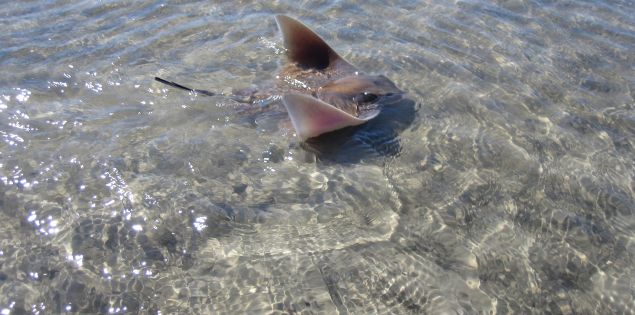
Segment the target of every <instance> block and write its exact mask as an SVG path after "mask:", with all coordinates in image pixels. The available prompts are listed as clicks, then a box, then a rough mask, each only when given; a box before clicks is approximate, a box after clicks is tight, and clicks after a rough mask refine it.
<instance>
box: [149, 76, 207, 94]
mask: <svg viewBox="0 0 635 315" xmlns="http://www.w3.org/2000/svg"><path fill="white" fill-rule="evenodd" d="M154 79H155V80H157V81H159V82H161V83H163V84H167V85H169V86H171V87H175V88H177V89H181V90H186V91H190V92H195V93H198V94H203V95H207V96H214V95H216V93H214V92H210V91H206V90H199V89H193V88H189V87H187V86H184V85H180V84H178V83H174V82H172V81H168V80H165V79H161V78H159V77H154Z"/></svg>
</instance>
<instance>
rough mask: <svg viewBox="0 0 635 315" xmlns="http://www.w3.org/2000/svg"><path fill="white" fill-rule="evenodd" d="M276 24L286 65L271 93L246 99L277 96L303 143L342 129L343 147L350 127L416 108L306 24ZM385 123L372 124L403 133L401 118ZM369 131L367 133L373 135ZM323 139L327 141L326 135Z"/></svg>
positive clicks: (383, 79) (285, 21) (392, 86)
mask: <svg viewBox="0 0 635 315" xmlns="http://www.w3.org/2000/svg"><path fill="white" fill-rule="evenodd" d="M276 22H277V24H278V28H279V29H280V32H281V33H282V37H283V40H284V46H285V48H286V50H287V56H288V61H289V62H288V63H286V64H285V65H284V66H282V68H281V70H280V73H279V75H278V78H279V81H278V82H277V83H276V88H275V89H273V90H274V91H273V93H271V91H270V92H269V93H263V92H257V93H255V94H252V95H250V97H247V98H246V99H245V100H246V101H248V102H258V101H260V100H262V99H263V98H267V97H268V96H270V94H278V95H280V96H281V98H282V102H283V104H284V107H285V108H286V110H287V112H288V114H289V117H290V119H291V122H292V124H293V127H294V129H295V131H296V134H297V136H298V137H299V138H300V139H301V140H303V141H305V142H307V143H318V144H319V141H317V142H316V139H317V138H324V137H323V136H322V135H326V134H331V133H333V132H336V131H340V130H341V132H339V133H336V136H337V137H338V138H340V137H345V138H348V139H338V140H343V142H342V141H335V142H342V143H347V142H350V141H354V140H355V139H353V138H351V135H350V132H348V131H349V129H350V128H348V127H354V126H360V125H366V124H367V123H368V122H371V121H374V120H377V118H378V116H379V115H380V113H383V112H386V109H387V107H396V108H400V107H403V105H404V102H403V100H406V108H408V109H414V106H413V104H414V102H412V101H410V100H407V99H403V97H402V96H403V92H402V91H401V90H400V89H399V88H397V86H396V85H395V84H394V83H393V82H392V81H390V80H389V79H388V78H386V77H385V76H382V75H379V76H376V75H368V74H364V73H362V72H361V71H359V70H358V69H357V68H355V67H354V66H353V65H351V64H350V63H349V62H347V61H346V60H344V59H343V58H342V57H340V56H339V55H338V54H337V53H336V52H335V51H334V50H333V49H332V48H331V47H330V46H329V45H328V44H326V42H325V41H324V40H323V39H322V38H321V37H320V36H318V35H317V34H316V33H315V32H313V31H312V30H310V29H309V28H308V27H306V26H305V25H304V24H302V23H300V22H299V21H297V20H294V19H292V18H290V17H287V16H284V15H278V16H276ZM157 80H159V81H161V82H163V83H166V84H169V85H171V86H174V87H178V88H182V89H187V90H192V91H196V92H200V93H203V94H207V95H210V94H213V93H210V92H208V91H204V90H193V89H190V88H187V87H184V86H182V85H179V84H176V83H173V82H169V81H165V80H163V79H160V78H157ZM388 111H389V112H391V110H388ZM393 112H394V111H393ZM397 115H398V114H397ZM403 115H410V117H405V118H406V120H408V121H410V120H409V119H410V118H412V113H403ZM384 116H385V115H384ZM387 118H388V119H390V121H383V122H379V123H376V124H373V126H372V128H375V129H386V128H384V127H386V126H388V127H389V128H388V130H393V131H397V130H395V129H399V130H402V129H403V128H401V127H403V125H404V124H402V123H398V125H399V127H398V128H394V127H395V126H394V122H395V121H397V122H400V121H401V122H403V121H404V119H401V118H404V117H397V116H395V115H393V114H389V115H388V116H387ZM364 129H369V128H364ZM368 131H369V130H367V132H366V134H368V133H370V134H373V133H374V132H373V131H370V132H368ZM391 134H392V132H391ZM393 137H394V135H393ZM326 138H329V137H328V135H326ZM308 140H310V141H308ZM329 142H333V141H329Z"/></svg>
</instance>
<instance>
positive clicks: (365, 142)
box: [301, 97, 417, 163]
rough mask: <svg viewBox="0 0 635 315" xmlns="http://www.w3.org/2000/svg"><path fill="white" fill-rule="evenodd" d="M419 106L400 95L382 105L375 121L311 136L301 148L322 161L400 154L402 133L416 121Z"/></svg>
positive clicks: (351, 161)
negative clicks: (400, 136)
mask: <svg viewBox="0 0 635 315" xmlns="http://www.w3.org/2000/svg"><path fill="white" fill-rule="evenodd" d="M416 110H417V106H416V103H415V102H414V101H413V100H410V99H407V98H401V97H400V98H398V99H396V100H392V102H389V103H387V104H384V105H383V108H382V111H381V113H380V114H379V115H378V116H377V117H376V118H375V119H373V120H371V121H369V122H367V123H365V124H363V125H361V126H356V127H348V128H344V129H340V130H337V131H333V132H329V133H327V134H323V135H321V136H319V137H315V138H311V139H308V140H307V141H305V142H303V143H302V144H301V146H302V148H303V149H305V150H307V151H309V152H311V153H313V154H315V157H316V158H317V160H319V161H326V162H335V163H359V162H361V161H368V160H374V159H378V158H384V157H391V156H396V155H399V152H400V151H401V143H400V140H399V134H400V133H401V132H402V131H404V130H405V129H406V128H408V126H410V124H411V123H412V122H413V121H414V119H415V116H416Z"/></svg>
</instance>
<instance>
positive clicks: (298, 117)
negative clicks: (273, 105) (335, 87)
mask: <svg viewBox="0 0 635 315" xmlns="http://www.w3.org/2000/svg"><path fill="white" fill-rule="evenodd" d="M282 101H283V103H284V106H285V107H286V108H287V111H288V112H289V117H290V118H291V123H292V124H293V127H294V128H295V131H296V133H297V135H298V137H300V138H301V139H302V140H306V139H309V138H313V137H317V136H319V135H321V134H324V133H327V132H331V131H335V130H338V129H341V128H345V127H350V126H357V125H361V124H363V123H365V122H367V121H369V120H371V119H373V118H375V116H377V115H378V114H379V110H374V111H369V112H366V113H365V114H364V116H363V117H355V116H353V115H351V114H349V113H347V112H345V111H342V110H341V109H339V108H336V107H334V106H332V105H330V104H328V103H325V102H323V101H321V100H319V99H317V98H314V97H311V96H308V95H304V94H287V95H284V96H283V97H282Z"/></svg>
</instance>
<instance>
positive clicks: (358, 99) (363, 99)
mask: <svg viewBox="0 0 635 315" xmlns="http://www.w3.org/2000/svg"><path fill="white" fill-rule="evenodd" d="M376 99H377V95H375V94H373V93H368V92H364V93H361V94H358V95H356V96H355V97H353V101H355V103H357V104H365V103H372V102H374V101H375V100H376Z"/></svg>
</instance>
